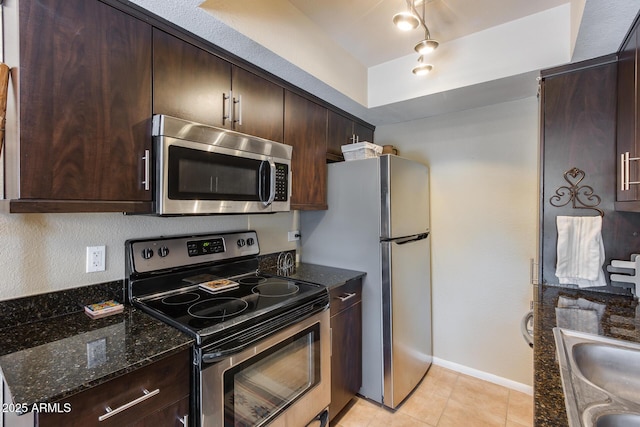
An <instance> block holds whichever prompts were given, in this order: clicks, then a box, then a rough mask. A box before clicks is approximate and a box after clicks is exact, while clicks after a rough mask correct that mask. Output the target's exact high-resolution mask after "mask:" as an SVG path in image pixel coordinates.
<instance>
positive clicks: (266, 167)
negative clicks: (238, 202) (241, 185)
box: [258, 159, 276, 206]
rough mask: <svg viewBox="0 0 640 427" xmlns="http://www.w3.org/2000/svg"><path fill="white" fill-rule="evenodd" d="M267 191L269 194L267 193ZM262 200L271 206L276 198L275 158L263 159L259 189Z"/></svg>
mask: <svg viewBox="0 0 640 427" xmlns="http://www.w3.org/2000/svg"><path fill="white" fill-rule="evenodd" d="M265 193H267V194H268V195H265ZM258 194H259V197H260V201H261V202H262V203H263V204H264V205H265V206H270V205H271V203H273V200H274V199H275V198H276V164H275V163H274V161H273V160H271V159H269V160H263V161H262V163H261V164H260V187H259V189H258Z"/></svg>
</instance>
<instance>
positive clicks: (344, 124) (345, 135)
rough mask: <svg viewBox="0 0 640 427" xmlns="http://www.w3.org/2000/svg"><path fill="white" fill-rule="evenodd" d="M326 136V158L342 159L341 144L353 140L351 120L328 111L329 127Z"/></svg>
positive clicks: (349, 142)
mask: <svg viewBox="0 0 640 427" xmlns="http://www.w3.org/2000/svg"><path fill="white" fill-rule="evenodd" d="M327 132H328V137H327V158H328V159H329V160H334V161H337V160H344V157H343V155H342V148H341V147H342V146H343V145H346V144H351V143H352V142H353V122H352V121H351V120H350V119H348V118H346V117H345V116H343V115H341V114H338V113H336V112H334V111H329V129H328V131H327Z"/></svg>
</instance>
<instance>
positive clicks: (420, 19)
mask: <svg viewBox="0 0 640 427" xmlns="http://www.w3.org/2000/svg"><path fill="white" fill-rule="evenodd" d="M405 1H406V3H407V8H408V11H406V12H400V13H396V14H395V15H394V16H393V23H394V24H395V25H396V26H397V27H398V28H399V29H401V30H403V31H408V30H414V29H416V28H418V27H419V26H422V27H424V39H423V40H421V41H420V42H418V44H416V45H415V47H414V49H415V51H416V52H418V54H420V57H419V58H418V65H417V66H416V67H415V68H414V69H413V73H414V74H416V75H424V74H427V73H429V72H430V71H431V70H432V69H433V66H432V65H429V64H425V63H424V58H423V56H424V55H427V54H428V53H430V52H432V51H434V50H435V49H436V48H437V47H438V45H439V43H438V42H437V41H436V40H433V39H432V38H431V34H430V33H429V28H428V27H427V24H426V23H425V20H424V17H425V11H426V3H427V2H426V1H425V0H405ZM419 3H422V14H420V13H419V12H418V10H417V9H416V5H417V4H419Z"/></svg>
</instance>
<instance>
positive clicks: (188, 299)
mask: <svg viewBox="0 0 640 427" xmlns="http://www.w3.org/2000/svg"><path fill="white" fill-rule="evenodd" d="M199 299H200V295H198V294H196V293H194V292H186V293H184V294H177V295H170V296H168V297H165V298H162V303H163V304H166V305H182V304H191V303H194V302H196V301H198V300H199Z"/></svg>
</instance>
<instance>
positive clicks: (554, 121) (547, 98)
mask: <svg viewBox="0 0 640 427" xmlns="http://www.w3.org/2000/svg"><path fill="white" fill-rule="evenodd" d="M542 85H543V86H542V97H541V100H542V101H541V102H542V118H543V120H542V138H543V140H542V147H543V156H542V161H543V177H542V179H543V182H542V200H541V202H542V205H541V206H542V212H541V218H542V228H541V233H542V239H541V242H540V244H541V251H542V260H541V263H542V279H543V281H544V283H550V284H557V283H558V278H557V277H556V276H555V268H556V255H557V253H556V246H557V227H556V217H557V216H558V215H570V216H580V215H598V213H597V212H596V211H589V210H582V209H573V208H572V204H571V203H569V204H567V205H566V206H563V207H557V206H553V205H552V204H551V198H552V197H553V196H554V195H555V194H556V190H558V189H559V188H560V187H563V186H567V185H568V183H567V182H566V181H565V179H564V173H565V172H567V171H568V170H570V169H571V168H573V167H577V168H579V169H581V170H583V171H584V172H585V174H586V176H585V178H584V180H583V181H581V183H580V185H589V186H591V187H592V188H593V190H594V193H595V194H596V195H598V196H599V197H600V198H601V202H600V205H599V206H598V207H599V208H600V209H603V210H604V211H605V226H603V239H604V245H605V248H607V251H606V255H607V259H610V257H611V256H612V255H613V254H614V252H617V249H615V248H616V247H618V248H619V247H620V246H619V245H618V244H617V243H616V241H615V240H616V238H620V237H621V236H616V235H615V234H612V232H613V231H614V228H610V227H612V226H613V224H614V222H615V221H617V220H618V219H619V218H618V217H617V215H614V214H613V212H612V210H613V204H614V200H615V192H614V185H615V181H616V175H617V173H616V163H615V159H614V155H615V154H614V153H615V152H614V147H615V140H616V122H615V120H616V64H615V63H606V64H603V65H596V66H592V67H585V68H584V69H579V70H576V71H573V72H567V73H564V74H559V75H553V76H551V77H544V75H543V82H542ZM583 191H584V190H583ZM567 197H568V196H564V197H563V198H562V202H565V201H567V200H568V199H567ZM556 204H558V203H556ZM609 212H611V214H610V213H609ZM610 221H611V222H610ZM606 224H610V225H606ZM616 227H617V226H616ZM624 240H626V238H625V239H624ZM621 242H622V241H620V243H621ZM625 258H628V254H626V255H624V256H623V257H622V258H619V259H625ZM607 264H608V262H607ZM605 265H606V264H605Z"/></svg>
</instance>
